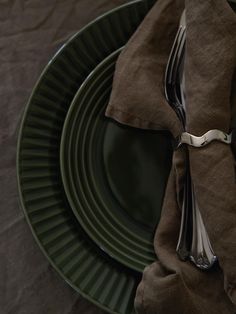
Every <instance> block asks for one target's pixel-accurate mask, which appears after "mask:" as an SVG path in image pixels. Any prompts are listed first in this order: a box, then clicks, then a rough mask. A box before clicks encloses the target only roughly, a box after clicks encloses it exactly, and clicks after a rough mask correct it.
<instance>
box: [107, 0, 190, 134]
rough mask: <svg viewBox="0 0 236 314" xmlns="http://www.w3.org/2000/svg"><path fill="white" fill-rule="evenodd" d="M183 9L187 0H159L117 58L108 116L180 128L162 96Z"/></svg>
mask: <svg viewBox="0 0 236 314" xmlns="http://www.w3.org/2000/svg"><path fill="white" fill-rule="evenodd" d="M183 9H184V0H176V1H173V0H159V1H157V3H156V4H155V5H154V7H153V8H152V9H151V10H150V12H149V13H148V15H147V16H146V17H145V22H143V23H141V25H140V27H139V28H138V30H137V31H136V32H135V34H134V35H133V36H132V38H131V39H130V41H129V43H128V44H127V45H126V47H125V49H124V50H123V51H122V53H121V55H120V57H119V59H118V62H117V66H116V78H115V80H114V83H113V91H112V95H111V99H110V102H109V105H108V107H107V108H106V112H105V114H106V116H107V117H112V118H113V119H115V120H117V121H118V122H121V123H125V124H127V125H130V126H134V127H138V128H142V129H153V130H169V131H171V132H172V134H173V135H174V136H177V135H178V134H179V133H180V132H181V129H182V127H181V124H180V122H179V120H178V118H177V116H176V114H175V112H174V111H173V110H172V109H171V108H170V107H169V105H168V104H167V102H166V100H165V98H164V97H163V93H164V90H163V78H164V74H165V67H166V63H167V60H168V56H169V52H170V50H171V47H172V44H173V40H174V38H175V35H176V31H177V29H178V24H179V18H180V16H181V14H182V11H183ZM157 102H158V106H157V105H156V104H157ZM160 117H162V118H161V119H160Z"/></svg>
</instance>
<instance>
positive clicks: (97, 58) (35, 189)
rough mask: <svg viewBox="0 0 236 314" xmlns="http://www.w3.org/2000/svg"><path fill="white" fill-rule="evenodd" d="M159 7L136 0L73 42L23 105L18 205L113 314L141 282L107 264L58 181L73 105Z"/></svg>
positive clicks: (48, 246) (67, 269)
mask: <svg viewBox="0 0 236 314" xmlns="http://www.w3.org/2000/svg"><path fill="white" fill-rule="evenodd" d="M153 3H154V1H152V0H150V1H148V0H146V1H144V0H143V1H134V2H132V3H129V4H126V5H124V6H122V7H120V8H117V9H115V10H113V11H112V12H109V13H107V14H105V15H103V16H102V17H100V18H98V19H97V20H96V21H95V22H93V23H90V24H89V25H88V26H87V27H85V28H84V29H82V30H81V31H80V32H79V33H77V34H76V35H75V36H73V37H72V38H71V39H70V40H69V42H67V43H66V44H65V45H64V46H63V47H62V48H61V49H60V50H59V52H58V53H57V54H56V55H55V57H54V58H53V59H52V60H51V61H50V63H49V64H48V66H47V67H46V69H45V70H44V72H43V73H42V75H41V77H40V79H39V81H38V82H37V84H36V86H35V88H34V90H33V92H32V95H31V98H30V100H29V102H28V104H27V106H26V109H25V112H24V115H23V120H22V124H21V129H20V134H19V140H18V148H17V176H18V186H19V193H20V200H21V205H22V207H23V209H24V213H25V216H26V219H27V221H28V223H29V225H30V227H31V230H32V233H33V235H34V237H35V239H36V241H37V243H38V244H39V246H40V248H41V249H42V251H43V252H44V254H45V256H46V257H47V258H48V260H49V261H50V263H51V264H52V265H53V266H54V268H55V269H56V270H57V271H58V272H59V273H60V275H61V276H62V277H63V278H64V279H65V281H66V282H68V283H69V284H70V285H71V286H72V287H73V288H74V289H75V290H77V291H79V292H80V294H81V295H83V296H84V297H85V298H87V299H89V300H90V301H92V302H93V303H95V304H97V305H98V306H100V307H101V308H103V309H105V310H106V311H108V312H110V313H121V314H130V313H133V312H134V310H133V300H134V295H135V291H136V287H137V284H138V282H139V280H140V275H139V274H138V273H137V272H134V271H131V270H130V269H128V268H126V267H122V265H121V264H120V263H118V262H116V261H115V260H114V259H112V258H110V257H109V256H108V255H107V254H106V253H105V252H104V251H102V250H101V249H100V248H99V247H98V246H97V245H96V244H95V243H94V242H93V241H91V240H90V238H89V237H88V236H87V235H86V233H85V232H84V230H83V229H82V228H81V227H80V224H79V223H78V221H77V220H76V219H75V216H74V215H73V213H72V211H71V209H70V206H69V204H68V202H67V198H66V195H65V193H64V188H63V184H62V180H61V173H60V158H59V157H60V154H59V150H60V141H61V133H62V128H63V124H64V120H65V117H66V114H67V111H68V109H69V106H70V104H71V101H72V99H73V97H74V95H75V93H76V92H77V90H78V88H79V87H80V86H81V84H82V82H83V81H84V80H85V79H86V77H87V76H88V75H89V73H90V72H91V71H93V69H94V68H95V67H96V66H97V65H98V64H99V63H100V62H101V61H103V60H104V58H106V57H107V56H108V55H110V54H111V53H112V52H114V51H115V50H117V49H118V48H120V47H122V46H123V45H124V44H125V43H126V42H127V40H128V39H129V38H130V36H131V35H132V34H133V32H134V31H135V29H136V28H137V26H138V25H139V23H140V22H141V21H142V19H143V17H144V16H145V15H146V13H147V12H148V10H149V9H150V7H151V5H152V4H153Z"/></svg>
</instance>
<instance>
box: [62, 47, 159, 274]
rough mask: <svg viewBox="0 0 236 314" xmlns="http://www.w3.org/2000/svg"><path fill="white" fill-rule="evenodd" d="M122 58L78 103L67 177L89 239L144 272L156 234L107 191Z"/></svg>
mask: <svg viewBox="0 0 236 314" xmlns="http://www.w3.org/2000/svg"><path fill="white" fill-rule="evenodd" d="M119 53H120V50H118V51H116V52H114V53H113V54H112V55H111V56H109V57H108V58H106V59H105V60H104V61H103V62H102V63H101V64H99V66H98V67H97V68H96V69H95V70H94V71H93V73H92V74H90V76H89V78H88V79H87V80H86V81H85V82H84V84H83V86H82V87H81V88H80V90H79V91H78V93H77V95H76V96H75V98H74V100H73V103H72V105H71V107H70V110H69V113H68V115H67V118H66V121H65V124H64V130H63V135H62V143H61V157H62V158H61V161H62V174H63V181H64V186H65V188H66V193H67V196H68V199H69V202H70V204H71V207H72V209H73V210H74V212H75V215H76V216H77V217H78V219H79V221H80V223H81V224H82V226H83V227H84V228H85V230H86V231H87V232H88V234H89V235H90V236H91V237H92V238H93V239H94V241H95V242H97V243H98V245H100V246H101V247H102V248H103V249H104V250H105V251H106V252H108V253H109V254H110V255H112V256H113V257H114V258H115V259H117V260H119V261H120V262H122V263H123V264H125V265H127V266H129V267H131V268H132V269H134V270H137V271H140V272H142V271H143V268H144V267H145V266H146V265H148V264H150V263H151V262H152V261H153V260H154V258H155V257H154V252H153V243H152V242H153V241H152V233H148V232H144V231H143V230H142V229H141V228H140V229H138V226H135V225H134V223H133V224H132V222H131V221H130V219H129V217H127V216H125V215H124V216H122V215H119V216H117V215H116V214H117V213H118V211H115V210H114V207H115V205H116V203H115V201H113V199H112V197H111V196H109V187H108V188H107V189H108V191H106V186H105V184H104V182H101V181H102V180H105V179H104V177H105V174H104V173H102V172H103V168H104V166H103V160H102V157H103V145H104V143H103V142H104V136H105V133H106V127H107V125H108V123H109V122H108V121H107V119H106V118H104V112H105V108H106V106H107V103H108V100H109V95H110V91H111V87H112V79H113V74H114V70H115V63H116V60H117V57H118V55H119ZM156 140H157V142H158V139H156ZM163 149H164V148H163ZM99 179H100V180H99ZM110 193H111V192H110ZM106 194H107V195H108V196H106Z"/></svg>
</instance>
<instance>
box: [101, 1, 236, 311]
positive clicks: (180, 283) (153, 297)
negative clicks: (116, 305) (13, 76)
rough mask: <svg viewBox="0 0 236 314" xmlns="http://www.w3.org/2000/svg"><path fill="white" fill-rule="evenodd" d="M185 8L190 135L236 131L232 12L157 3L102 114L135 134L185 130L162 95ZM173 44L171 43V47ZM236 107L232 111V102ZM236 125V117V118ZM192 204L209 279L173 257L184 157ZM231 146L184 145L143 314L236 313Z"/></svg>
mask: <svg viewBox="0 0 236 314" xmlns="http://www.w3.org/2000/svg"><path fill="white" fill-rule="evenodd" d="M183 8H185V9H186V25H187V27H186V34H187V38H186V61H185V77H186V86H185V89H186V108H187V109H186V111H187V131H188V132H190V133H192V134H194V135H196V136H201V135H203V134H204V133H205V132H207V131H208V130H211V129H219V130H221V131H224V132H226V133H230V132H231V119H232V112H233V111H234V110H232V108H231V107H232V105H233V104H232V99H233V98H234V97H231V96H232V95H231V94H232V93H233V92H234V91H233V90H232V81H233V76H234V73H235V64H236V14H235V13H234V12H233V10H232V8H231V7H230V6H229V4H228V3H227V1H225V0H207V1H206V0H204V1H203V0H202V1H198V2H196V1H194V0H186V1H178V0H159V1H158V2H157V3H156V4H155V6H154V8H153V9H152V10H151V11H150V13H149V14H148V16H147V17H146V19H145V20H144V22H143V23H142V25H141V26H140V27H139V29H138V30H137V32H136V34H135V35H134V36H133V38H132V39H131V40H130V42H129V44H128V45H127V46H126V48H125V50H124V52H123V53H122V54H121V56H120V58H119V60H118V63H117V68H116V74H115V78H114V83H113V92H112V95H111V99H110V103H109V105H108V107H107V110H106V116H107V117H111V118H113V119H115V120H117V121H119V122H120V123H125V124H128V125H130V126H133V127H138V128H145V129H154V130H163V129H164V130H169V131H170V132H171V133H172V136H173V138H175V137H177V136H179V135H180V134H181V133H182V132H183V129H182V126H181V124H180V122H179V120H178V118H177V115H176V114H175V112H174V111H173V109H171V108H170V106H169V105H168V103H167V102H166V100H165V96H164V72H165V67H166V64H167V60H168V55H169V53H170V49H171V40H172V39H173V36H174V34H176V31H177V28H178V20H179V18H180V12H182V10H183ZM172 43H173V41H172ZM234 105H235V104H234ZM233 120H234V119H233ZM186 149H187V150H188V152H189V158H190V169H191V176H192V180H193V184H194V187H195V192H196V198H197V200H198V203H199V207H200V212H201V214H202V217H203V220H204V223H205V226H206V229H207V232H208V234H209V238H210V241H211V244H212V247H213V250H214V251H215V253H216V255H217V257H218V260H219V265H215V266H214V268H213V269H211V270H210V271H208V272H204V271H202V270H199V269H197V268H196V267H195V266H194V265H193V264H192V263H191V262H189V261H187V262H182V261H180V260H179V259H178V257H177V255H176V251H175V249H176V245H177V240H178V233H179V228H180V216H181V206H182V197H183V182H184V174H185V164H186V154H185V150H186ZM234 164H235V160H234V156H233V153H232V150H231V146H230V145H226V144H223V143H220V142H216V141H214V142H212V143H210V144H209V145H207V146H205V147H204V148H195V147H185V146H182V147H181V148H179V149H178V150H176V151H175V152H174V155H173V166H172V170H171V174H170V177H169V181H168V185H167V189H166V194H165V200H164V204H163V212H162V217H161V221H160V223H159V226H158V228H157V231H156V235H155V239H154V247H155V251H156V254H157V257H158V261H156V262H154V263H153V264H152V265H150V266H148V267H147V268H146V269H145V271H144V274H143V279H142V281H141V283H140V285H139V287H138V290H137V295H136V299H135V306H136V310H137V313H138V314H144V313H145V314H152V313H153V314H162V313H163V314H164V313H168V314H172V313H173V314H174V313H175V314H183V313H195V314H200V313H201V314H205V313H211V314H220V313H235V312H236V308H235V306H236V292H235V280H236V268H235V267H236V266H235V265H236V263H235V259H236V240H235V239H236V183H235V169H234Z"/></svg>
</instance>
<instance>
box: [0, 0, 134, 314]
mask: <svg viewBox="0 0 236 314" xmlns="http://www.w3.org/2000/svg"><path fill="white" fill-rule="evenodd" d="M127 2H129V1H127V0H76V1H75V0H66V1H55V0H50V1H46V0H35V1H21V0H16V1H0V60H1V65H0V73H1V84H0V93H1V102H0V108H1V115H0V199H1V201H0V206H1V210H0V234H1V241H0V313H1V314H42V313H47V314H82V313H83V314H101V313H104V311H102V310H100V309H99V308H97V307H95V306H94V305H92V304H90V303H89V302H88V301H86V300H84V299H83V298H82V297H80V296H79V295H78V293H76V292H75V291H73V289H72V288H70V287H69V285H67V284H66V283H65V282H64V281H63V279H62V278H60V277H59V276H58V274H57V273H56V272H55V271H54V270H53V269H52V267H51V266H50V265H49V263H48V261H47V260H46V258H45V257H44V256H43V254H42V253H41V251H40V249H39V247H38V245H37V244H36V242H35V240H34V239H33V236H32V233H31V231H30V229H29V227H28V225H27V223H26V221H25V219H24V216H23V211H22V210H21V208H20V206H19V202H18V191H17V182H16V169H15V164H16V140H17V136H18V128H19V123H20V119H21V114H22V112H23V109H24V106H25V104H26V102H27V101H28V98H29V96H30V94H31V91H32V88H33V86H34V84H35V83H36V81H37V79H38V77H39V75H40V74H41V72H42V70H43V69H44V67H45V66H46V64H47V63H48V62H49V60H50V58H51V57H53V55H54V54H55V53H56V51H57V50H58V49H59V48H60V47H61V46H62V45H63V44H64V43H65V41H66V40H67V39H69V37H70V36H72V35H74V34H75V32H77V31H79V30H80V29H81V28H82V27H83V26H84V25H86V24H87V23H88V22H90V21H92V20H93V19H94V18H96V17H98V16H99V15H100V14H102V13H104V12H106V11H108V10H110V9H112V8H114V7H116V6H118V5H121V4H123V3H127Z"/></svg>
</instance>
